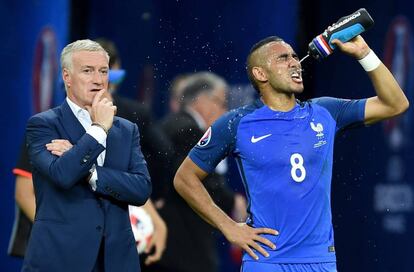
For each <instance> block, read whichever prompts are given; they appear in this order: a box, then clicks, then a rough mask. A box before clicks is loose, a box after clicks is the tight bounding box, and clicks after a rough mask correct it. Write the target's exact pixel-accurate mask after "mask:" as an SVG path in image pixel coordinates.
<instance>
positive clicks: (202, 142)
mask: <svg viewBox="0 0 414 272" xmlns="http://www.w3.org/2000/svg"><path fill="white" fill-rule="evenodd" d="M210 139H211V127H209V128H208V129H207V131H206V132H205V133H204V135H203V137H201V139H200V141H198V143H197V145H198V146H199V147H204V146H206V145H208V143H209V142H210Z"/></svg>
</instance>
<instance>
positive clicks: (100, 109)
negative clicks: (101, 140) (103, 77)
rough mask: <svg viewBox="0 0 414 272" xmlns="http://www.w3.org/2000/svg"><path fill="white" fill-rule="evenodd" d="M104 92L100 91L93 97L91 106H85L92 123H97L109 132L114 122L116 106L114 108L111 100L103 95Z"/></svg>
mask: <svg viewBox="0 0 414 272" xmlns="http://www.w3.org/2000/svg"><path fill="white" fill-rule="evenodd" d="M106 92H107V90H106V89H102V90H100V91H99V92H98V93H97V94H96V95H95V97H94V99H93V101H92V106H86V110H87V111H88V112H89V114H90V115H91V120H92V122H94V123H99V124H101V125H103V126H104V127H105V128H106V129H107V130H109V129H110V128H111V127H112V122H113V121H114V115H115V113H116V106H114V104H113V103H112V101H111V99H109V98H108V96H106V95H105V93H106Z"/></svg>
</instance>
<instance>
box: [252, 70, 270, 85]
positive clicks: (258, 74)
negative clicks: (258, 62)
mask: <svg viewBox="0 0 414 272" xmlns="http://www.w3.org/2000/svg"><path fill="white" fill-rule="evenodd" d="M252 74H253V76H254V78H255V79H256V80H257V81H260V82H265V81H267V74H266V72H265V71H264V70H263V68H262V67H258V66H255V67H253V68H252Z"/></svg>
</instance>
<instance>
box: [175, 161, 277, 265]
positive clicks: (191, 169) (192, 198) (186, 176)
mask: <svg viewBox="0 0 414 272" xmlns="http://www.w3.org/2000/svg"><path fill="white" fill-rule="evenodd" d="M207 175H208V173H206V172H205V171H203V170H202V169H201V168H199V167H198V166H197V165H196V164H195V163H194V162H193V161H192V160H191V159H190V158H189V157H187V158H186V159H185V160H184V162H183V163H182V164H181V166H180V168H179V169H178V171H177V173H176V175H175V178H174V187H175V189H176V190H177V192H178V193H179V194H180V195H181V196H182V197H183V198H184V199H185V201H187V203H188V204H189V205H190V206H191V208H192V209H193V210H194V211H195V212H197V213H198V214H199V215H200V216H201V217H202V218H203V219H204V220H205V221H207V222H208V223H209V224H211V225H212V226H214V227H216V228H218V229H219V230H220V231H221V232H222V233H223V234H224V236H225V237H226V238H227V240H229V241H230V242H231V243H233V244H235V245H237V246H240V247H241V248H243V249H244V250H245V251H246V252H247V253H248V254H249V255H250V256H252V257H253V258H255V259H258V258H259V257H258V256H257V255H256V254H255V253H254V252H253V250H252V249H256V250H257V251H258V252H260V253H261V254H262V255H263V256H265V257H268V256H269V254H268V253H267V252H266V250H264V249H263V247H262V246H261V245H260V243H262V244H265V245H267V246H269V247H271V248H273V249H275V248H276V246H275V245H274V244H273V243H272V242H270V241H269V240H268V239H266V238H263V237H260V236H259V234H262V233H267V234H273V235H277V234H278V232H277V231H276V230H273V229H269V228H256V229H255V228H252V227H250V226H248V225H246V224H244V223H237V222H235V221H234V220H233V219H231V218H230V217H229V216H228V215H226V213H225V212H224V211H223V210H221V209H220V208H219V207H218V206H217V205H216V204H215V203H214V201H213V200H212V198H211V197H210V195H209V193H208V192H207V190H206V189H205V187H204V185H203V183H202V180H203V179H204V178H205V177H206V176H207ZM258 242H259V243H258Z"/></svg>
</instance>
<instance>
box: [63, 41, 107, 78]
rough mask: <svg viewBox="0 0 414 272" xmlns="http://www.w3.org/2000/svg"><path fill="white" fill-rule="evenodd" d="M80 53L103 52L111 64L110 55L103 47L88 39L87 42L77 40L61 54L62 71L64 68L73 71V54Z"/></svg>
mask: <svg viewBox="0 0 414 272" xmlns="http://www.w3.org/2000/svg"><path fill="white" fill-rule="evenodd" d="M79 51H90V52H96V51H102V52H104V53H105V55H106V57H107V58H108V62H109V55H108V52H106V51H105V49H103V47H102V46H101V45H100V44H99V43H97V42H95V41H92V40H89V39H86V40H77V41H75V42H73V43H70V44H68V45H66V46H65V48H63V50H62V53H61V54H60V65H61V68H62V70H63V69H64V68H66V69H69V70H70V69H72V54H73V53H74V52H79Z"/></svg>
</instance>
